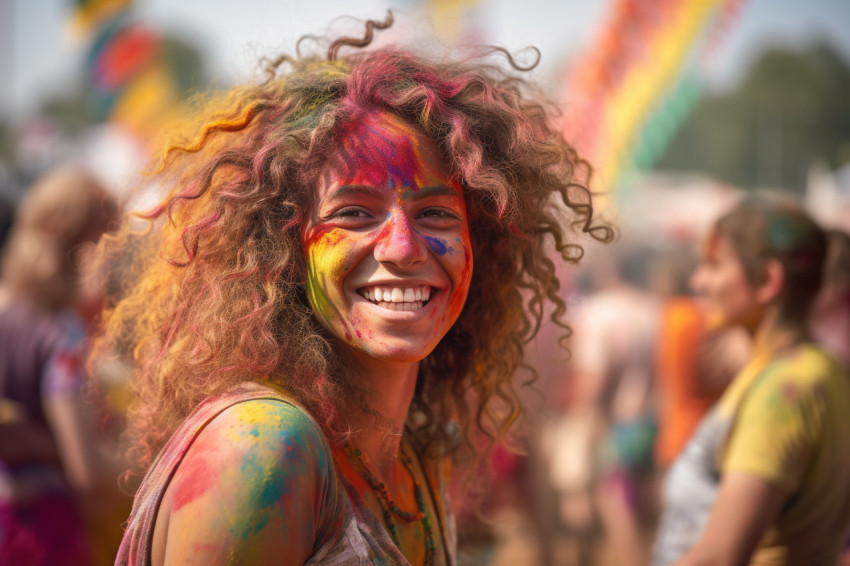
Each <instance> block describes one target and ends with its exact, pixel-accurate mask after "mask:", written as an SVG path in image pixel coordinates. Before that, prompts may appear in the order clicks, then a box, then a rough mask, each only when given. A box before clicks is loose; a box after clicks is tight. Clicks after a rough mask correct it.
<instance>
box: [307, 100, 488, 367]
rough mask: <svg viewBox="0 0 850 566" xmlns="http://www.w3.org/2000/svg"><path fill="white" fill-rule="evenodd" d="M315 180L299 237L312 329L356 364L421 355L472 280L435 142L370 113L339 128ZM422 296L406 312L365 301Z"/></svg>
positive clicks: (452, 188)
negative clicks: (334, 147) (390, 291)
mask: <svg viewBox="0 0 850 566" xmlns="http://www.w3.org/2000/svg"><path fill="white" fill-rule="evenodd" d="M339 143H340V146H341V147H340V149H339V152H338V154H337V155H336V156H335V157H334V158H332V159H331V160H330V161H329V163H328V164H327V165H326V168H325V172H324V175H323V176H322V177H321V179H320V181H319V187H318V196H319V200H318V206H317V210H315V211H314V213H313V215H312V216H311V218H310V220H309V222H308V223H307V226H306V228H305V231H304V233H303V238H302V241H303V245H304V248H305V252H306V254H307V257H308V261H309V279H308V296H309V298H310V304H311V305H312V307H313V310H314V312H315V313H316V315H317V317H318V318H319V320H320V321H321V322H322V324H323V325H324V326H325V327H326V328H328V330H330V331H331V332H332V333H333V334H334V335H335V336H336V337H337V338H339V339H340V340H341V342H342V345H343V347H345V348H347V349H348V350H349V351H351V352H354V353H355V354H356V355H362V354H366V355H368V356H371V357H375V358H380V359H389V360H393V361H405V362H410V361H419V360H421V359H423V358H424V357H425V356H427V355H428V354H429V353H430V352H431V351H432V350H433V349H434V347H435V346H436V345H437V343H438V342H439V341H440V340H441V339H442V337H443V336H444V335H445V334H446V332H448V330H449V328H450V327H451V325H452V324H454V322H455V321H456V320H457V318H458V316H459V315H460V312H461V310H462V308H463V304H464V302H465V300H466V294H467V291H468V290H469V282H470V279H471V277H472V253H471V246H470V242H469V230H468V223H467V216H466V206H465V202H464V199H463V193H462V191H461V188H460V185H459V184H458V182H457V181H456V180H455V179H453V178H452V177H451V176H450V175H449V173H448V172H447V170H446V167H445V165H444V163H443V161H442V159H441V157H440V155H439V152H438V150H437V148H436V146H435V145H434V143H433V142H432V141H431V140H430V139H429V138H428V137H427V136H426V135H425V134H424V133H422V132H421V131H419V130H418V129H417V128H415V127H413V126H411V125H409V124H407V123H405V122H403V121H402V120H401V119H399V118H398V117H396V116H394V115H392V114H388V113H379V112H375V113H372V114H368V115H366V116H365V117H363V118H362V119H360V120H357V121H355V122H353V123H351V124H349V125H348V126H347V128H346V129H345V130H344V131H343V133H342V135H341V136H340V138H339ZM376 286H378V287H383V288H399V289H402V290H404V289H408V288H411V289H416V288H422V287H428V288H429V289H430V298H429V300H428V301H427V302H425V301H423V304H417V305H414V308H413V309H412V310H410V311H406V312H398V311H395V310H389V309H387V308H384V307H382V306H380V305H379V304H377V302H376V301H375V300H371V299H369V298H367V296H366V290H367V289H370V288H374V287H376Z"/></svg>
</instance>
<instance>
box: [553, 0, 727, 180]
mask: <svg viewBox="0 0 850 566" xmlns="http://www.w3.org/2000/svg"><path fill="white" fill-rule="evenodd" d="M742 4H743V0H615V1H614V3H613V6H612V9H611V14H610V16H609V18H608V22H607V24H606V25H605V26H604V27H603V29H602V32H601V33H600V35H599V37H598V38H597V40H596V41H594V42H593V43H592V44H591V45H590V47H589V49H588V50H587V51H586V52H585V53H584V54H583V55H581V56H580V57H579V59H578V61H579V63H578V64H577V65H575V66H574V67H573V68H572V69H571V72H570V74H569V77H568V85H567V100H568V102H567V106H566V112H565V118H564V124H563V130H564V134H565V136H566V137H567V139H568V140H569V141H570V142H572V143H574V144H575V145H576V147H577V148H578V149H579V151H580V152H581V153H582V154H583V155H585V156H586V157H587V158H588V159H589V160H590V161H591V163H593V164H594V166H595V168H596V171H597V183H599V184H600V185H601V187H602V188H604V189H605V192H608V193H611V194H614V193H616V191H618V190H622V188H623V186H624V185H625V184H626V181H627V180H628V176H629V174H630V173H632V172H634V171H636V170H645V169H648V168H649V167H651V166H652V165H653V163H654V162H655V161H656V160H657V159H658V158H659V157H660V156H661V154H662V153H663V152H664V150H665V149H666V147H667V144H668V143H669V142H670V140H671V139H672V137H673V135H674V134H675V133H676V131H677V130H678V127H679V125H680V124H681V123H682V121H683V120H684V119H685V118H686V117H687V116H688V114H689V113H690V111H691V109H692V108H693V106H694V104H695V103H696V101H697V100H698V99H699V96H700V93H701V90H702V80H701V78H700V77H701V74H702V73H703V72H704V70H705V69H706V68H707V66H708V63H709V62H710V61H711V59H712V57H713V56H714V54H715V53H716V52H717V50H718V47H719V45H720V43H721V42H722V39H723V38H724V36H725V35H726V32H727V31H728V29H729V27H730V26H731V24H732V22H733V21H734V19H735V18H736V16H737V15H738V13H739V12H740V9H741V6H742ZM600 185H598V186H600Z"/></svg>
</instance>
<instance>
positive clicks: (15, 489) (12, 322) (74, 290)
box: [0, 167, 120, 565]
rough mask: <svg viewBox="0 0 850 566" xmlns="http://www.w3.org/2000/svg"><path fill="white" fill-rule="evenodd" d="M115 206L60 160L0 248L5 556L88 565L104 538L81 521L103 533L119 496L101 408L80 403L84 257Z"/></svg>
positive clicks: (0, 498)
mask: <svg viewBox="0 0 850 566" xmlns="http://www.w3.org/2000/svg"><path fill="white" fill-rule="evenodd" d="M117 212H118V208H117V205H116V203H115V201H114V200H113V199H112V197H111V196H110V195H109V194H108V193H107V192H106V191H105V190H104V189H103V188H102V187H101V186H100V185H99V184H98V183H97V182H96V181H95V180H94V179H93V178H92V177H91V176H90V175H88V174H87V173H85V172H83V171H82V170H79V169H76V168H71V167H67V168H60V169H56V170H54V171H51V172H49V173H47V174H46V175H44V176H43V177H42V178H41V179H39V180H38V181H37V182H36V183H35V185H34V186H33V187H32V188H31V189H30V190H29V192H28V193H27V195H26V197H25V198H24V200H23V202H22V203H21V205H20V208H19V210H18V214H17V217H16V219H15V222H14V225H13V228H12V230H11V233H10V234H9V238H8V242H7V245H6V247H5V249H4V252H3V256H2V276H0V439H2V440H0V563H3V564H16V565H54V564H65V565H88V564H91V563H92V562H93V561H94V560H95V557H96V556H97V555H98V552H99V551H100V550H102V549H100V548H98V544H100V543H102V542H104V541H108V540H109V537H110V535H109V534H108V533H104V532H102V531H94V530H93V531H87V529H86V525H87V524H88V525H91V526H92V527H93V529H94V528H103V529H106V530H107V531H108V530H109V528H108V527H107V526H105V525H103V524H100V523H98V519H100V518H102V514H103V511H104V509H105V508H106V507H105V506H107V505H108V504H109V503H110V502H111V501H114V499H113V497H114V496H116V494H117V483H116V480H117V470H118V467H117V464H116V465H113V464H111V463H110V459H109V456H108V455H106V454H105V453H104V452H103V450H108V448H109V447H108V446H104V445H103V444H102V443H101V437H100V434H99V431H98V423H97V419H98V412H97V411H96V409H95V407H93V406H92V405H91V404H89V403H88V402H87V391H88V389H87V388H86V385H87V383H86V372H85V369H84V367H83V362H84V360H85V356H86V348H87V341H86V320H85V316H86V313H90V312H91V311H92V307H91V302H92V300H96V297H97V292H89V291H91V289H92V287H91V286H90V285H86V284H84V283H83V278H82V276H81V266H82V265H83V263H84V261H85V257H86V255H87V254H88V253H89V252H90V251H91V250H92V248H93V245H94V244H93V243H94V242H95V241H96V240H97V239H98V237H99V236H100V235H101V234H102V233H103V232H104V231H105V230H106V229H107V228H108V226H109V224H110V223H111V222H112V221H113V220H116V219H117ZM113 519H114V517H113ZM86 521H88V523H87V522H86ZM119 521H120V519H119ZM116 527H117V525H113V527H112V534H111V536H112V541H113V543H114V544H116V545H117V540H116V539H115V533H116V532H118V533H120V529H118V528H116ZM114 549H115V547H114V546H113V547H112V548H106V549H105V551H104V553H105V554H108V553H110V552H114ZM102 563H105V561H102Z"/></svg>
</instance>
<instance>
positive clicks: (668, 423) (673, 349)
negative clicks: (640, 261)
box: [651, 244, 750, 475]
mask: <svg viewBox="0 0 850 566" xmlns="http://www.w3.org/2000/svg"><path fill="white" fill-rule="evenodd" d="M695 266H696V254H695V253H694V250H693V247H692V245H691V244H681V245H678V246H676V247H673V248H670V249H666V250H661V251H659V253H658V254H657V256H656V258H655V259H654V261H653V266H652V276H651V280H652V281H653V283H652V288H653V290H654V291H655V292H656V294H657V295H658V296H659V298H660V299H661V301H662V307H661V315H660V322H659V326H658V339H657V340H656V345H657V350H656V358H655V363H656V368H655V369H656V377H657V383H658V437H657V439H656V444H655V463H656V468H657V471H658V473H659V475H660V474H663V472H664V471H666V470H667V468H668V467H669V466H670V465H671V464H672V463H673V461H674V460H675V459H676V457H677V456H678V455H679V453H680V452H681V450H682V448H684V446H685V444H686V443H687V441H688V440H689V439H690V437H691V435H692V434H693V432H694V430H696V427H697V425H699V423H700V421H701V420H702V418H703V417H704V416H705V414H706V413H707V412H708V410H709V409H710V408H711V407H712V405H714V403H715V402H716V401H717V400H718V399H719V398H720V395H721V394H722V393H723V391H724V389H725V388H726V385H727V384H728V383H729V381H731V379H732V377H734V376H735V374H736V373H738V371H740V370H741V368H743V367H744V364H745V363H746V361H747V359H748V358H749V355H750V340H749V338H748V336H747V335H746V333H745V332H744V331H743V330H741V329H736V328H731V329H729V328H715V327H714V326H716V323H713V322H712V321H710V320H709V316H708V313H706V312H705V309H704V308H703V306H702V305H701V304H700V302H699V301H698V300H697V299H696V298H695V297H694V296H693V294H692V293H691V292H690V291H689V287H688V280H689V279H690V276H691V274H692V273H693V270H694V267H695Z"/></svg>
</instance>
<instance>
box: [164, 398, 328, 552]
mask: <svg viewBox="0 0 850 566" xmlns="http://www.w3.org/2000/svg"><path fill="white" fill-rule="evenodd" d="M322 446H323V443H322V438H321V433H320V431H319V430H318V428H317V427H316V425H315V424H314V423H313V422H312V421H310V420H309V418H307V417H306V416H305V415H304V414H303V413H301V412H300V411H298V410H297V409H295V408H294V407H292V406H291V405H287V404H285V403H281V402H277V401H271V400H255V401H248V402H245V403H240V404H237V405H234V406H233V407H231V408H229V409H227V410H226V411H225V412H223V413H222V414H221V415H219V416H218V417H217V418H216V419H215V420H213V421H212V422H211V423H210V424H209V425H208V426H207V427H206V428H205V429H204V430H203V431H202V432H201V433H200V435H199V436H198V438H197V440H196V441H195V443H194V444H193V445H192V447H191V448H190V449H189V451H188V453H187V454H186V457H185V459H184V460H183V462H182V463H181V464H180V466H179V467H178V468H177V471H176V473H175V475H174V478H173V479H172V481H171V484H170V485H169V487H168V490H167V492H166V495H165V498H164V500H163V505H162V508H161V509H160V513H159V517H160V519H158V520H157V522H158V523H160V521H161V519H162V518H163V517H164V513H168V512H169V511H170V514H169V515H168V519H167V535H166V536H167V541H166V540H162V539H161V538H159V537H160V536H161V535H162V534H163V533H164V531H163V529H162V525H161V524H158V525H157V533H156V535H155V539H154V554H153V556H154V563H156V562H157V557H158V556H162V552H163V548H167V550H166V552H167V554H166V555H165V556H164V557H163V558H164V562H165V563H166V564H183V563H186V562H188V561H190V562H191V563H193V564H235V563H252V562H262V561H263V560H266V561H267V562H265V563H271V562H272V561H273V560H272V558H274V561H276V563H279V564H303V563H304V561H305V560H306V559H307V558H308V557H309V556H310V554H311V552H312V551H313V550H314V548H313V545H314V543H315V541H316V540H317V537H319V536H320V534H321V532H323V530H327V528H329V526H328V525H325V524H323V517H322V516H320V513H321V511H320V510H321V509H322V508H323V505H326V503H327V502H325V501H323V497H324V496H325V495H326V490H327V486H328V482H329V481H330V477H331V476H330V474H331V472H330V470H331V464H330V462H328V461H327V454H326V453H325V452H324V450H323V448H322ZM158 543H159V544H158ZM163 543H164V544H163Z"/></svg>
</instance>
